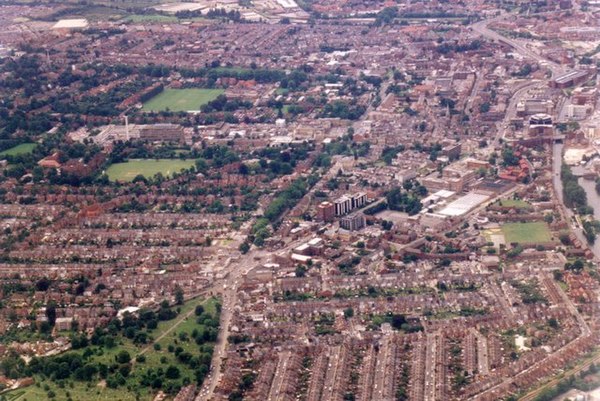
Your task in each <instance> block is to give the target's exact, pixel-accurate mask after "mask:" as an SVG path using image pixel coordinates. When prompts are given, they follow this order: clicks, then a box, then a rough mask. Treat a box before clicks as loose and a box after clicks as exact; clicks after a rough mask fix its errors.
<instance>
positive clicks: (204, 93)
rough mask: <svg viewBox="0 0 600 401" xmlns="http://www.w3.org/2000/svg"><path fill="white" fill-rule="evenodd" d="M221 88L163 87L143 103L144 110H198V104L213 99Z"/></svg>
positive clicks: (222, 91) (221, 92) (221, 91)
mask: <svg viewBox="0 0 600 401" xmlns="http://www.w3.org/2000/svg"><path fill="white" fill-rule="evenodd" d="M224 92H225V91H224V90H222V89H198V88H188V89H165V90H164V91H162V92H161V93H159V94H158V95H156V96H154V97H153V98H152V99H150V100H148V101H147V102H146V103H144V106H143V107H142V110H144V111H166V110H169V111H199V110H200V106H202V105H204V104H207V103H208V102H210V101H211V100H215V99H216V98H217V96H219V95H222V94H223V93H224Z"/></svg>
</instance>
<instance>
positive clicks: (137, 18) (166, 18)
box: [126, 14, 179, 22]
mask: <svg viewBox="0 0 600 401" xmlns="http://www.w3.org/2000/svg"><path fill="white" fill-rule="evenodd" d="M126 20H127V21H131V22H177V21H179V19H178V18H177V17H176V16H174V15H160V14H148V15H144V14H136V15H130V16H129V17H127V18H126Z"/></svg>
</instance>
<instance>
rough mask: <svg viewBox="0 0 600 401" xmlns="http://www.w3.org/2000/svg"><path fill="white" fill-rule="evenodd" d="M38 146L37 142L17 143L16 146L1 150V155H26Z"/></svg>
mask: <svg viewBox="0 0 600 401" xmlns="http://www.w3.org/2000/svg"><path fill="white" fill-rule="evenodd" d="M36 146H37V144H35V143H22V144H20V145H17V146H15V147H12V148H10V149H6V150H4V151H2V152H0V157H3V156H18V155H24V154H27V153H31V152H32V151H33V149H35V147H36Z"/></svg>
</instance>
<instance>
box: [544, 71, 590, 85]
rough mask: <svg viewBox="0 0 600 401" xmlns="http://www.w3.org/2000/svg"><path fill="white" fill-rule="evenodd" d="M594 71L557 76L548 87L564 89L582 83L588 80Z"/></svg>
mask: <svg viewBox="0 0 600 401" xmlns="http://www.w3.org/2000/svg"><path fill="white" fill-rule="evenodd" d="M594 74H595V71H571V72H567V73H566V74H563V75H559V76H558V77H556V78H554V79H553V80H552V81H550V86H551V87H553V88H558V89H564V88H568V87H570V86H573V85H577V84H580V83H583V82H585V81H587V80H588V79H590V78H591V77H592V75H594Z"/></svg>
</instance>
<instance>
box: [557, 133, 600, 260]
mask: <svg viewBox="0 0 600 401" xmlns="http://www.w3.org/2000/svg"><path fill="white" fill-rule="evenodd" d="M562 152H563V144H562V143H555V144H554V145H553V148H552V153H553V155H552V156H553V162H552V182H553V184H554V188H555V190H556V195H557V196H558V199H559V200H560V202H561V203H562V202H563V196H562V189H563V186H562V181H561V180H560V168H561V166H562V163H563V158H562ZM571 171H572V172H573V174H575V175H579V176H581V175H583V174H584V173H585V172H587V171H588V170H586V169H585V168H584V167H581V166H574V167H572V169H571ZM578 182H579V185H581V187H582V188H583V189H584V190H585V193H586V195H587V200H588V204H589V205H590V206H591V207H593V208H594V218H595V219H596V220H600V195H598V193H597V192H596V183H595V182H594V180H588V179H585V178H583V177H580V178H579V180H578ZM566 210H567V218H568V219H569V222H570V224H571V228H572V229H573V231H574V233H575V235H576V236H577V238H579V240H580V241H581V242H582V243H586V244H587V240H586V239H585V236H584V235H583V230H582V228H581V227H580V226H579V225H578V224H577V223H575V219H574V213H573V212H572V210H571V209H566ZM588 245H589V247H590V249H591V250H592V252H593V253H594V256H595V257H596V258H597V259H600V237H599V238H598V239H596V242H595V243H594V244H593V245H592V244H588Z"/></svg>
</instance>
